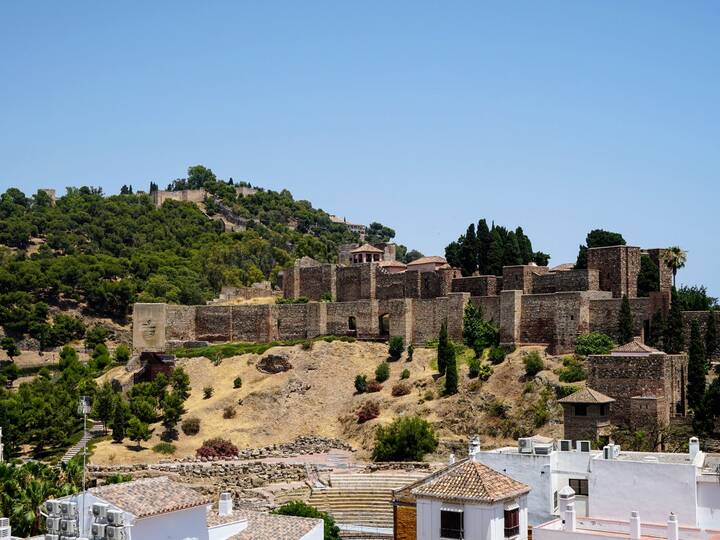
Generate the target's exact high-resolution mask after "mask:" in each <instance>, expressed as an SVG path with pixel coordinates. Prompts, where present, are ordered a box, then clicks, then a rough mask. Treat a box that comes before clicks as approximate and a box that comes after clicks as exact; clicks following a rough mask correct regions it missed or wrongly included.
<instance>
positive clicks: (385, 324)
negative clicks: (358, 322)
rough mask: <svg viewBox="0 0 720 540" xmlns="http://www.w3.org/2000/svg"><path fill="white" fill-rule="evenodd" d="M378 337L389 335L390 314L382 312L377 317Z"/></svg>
mask: <svg viewBox="0 0 720 540" xmlns="http://www.w3.org/2000/svg"><path fill="white" fill-rule="evenodd" d="M378 323H379V324H378V326H379V329H380V337H382V338H385V337H390V314H389V313H384V314H382V315H380V317H379V318H378Z"/></svg>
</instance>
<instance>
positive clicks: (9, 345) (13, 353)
mask: <svg viewBox="0 0 720 540" xmlns="http://www.w3.org/2000/svg"><path fill="white" fill-rule="evenodd" d="M0 347H2V349H3V350H4V351H5V354H7V355H8V358H10V361H11V362H12V361H13V359H14V358H15V357H17V356H20V349H18V347H17V345H16V344H15V340H14V339H13V338H11V337H4V338H2V340H0Z"/></svg>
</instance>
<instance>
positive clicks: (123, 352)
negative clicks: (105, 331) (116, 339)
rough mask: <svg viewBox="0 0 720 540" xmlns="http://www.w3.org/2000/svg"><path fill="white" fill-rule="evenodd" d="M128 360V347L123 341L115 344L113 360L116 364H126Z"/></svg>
mask: <svg viewBox="0 0 720 540" xmlns="http://www.w3.org/2000/svg"><path fill="white" fill-rule="evenodd" d="M129 360H130V348H129V347H128V346H127V345H125V344H124V343H121V344H120V345H118V346H117V349H115V361H116V362H117V363H118V364H127V363H128V361H129Z"/></svg>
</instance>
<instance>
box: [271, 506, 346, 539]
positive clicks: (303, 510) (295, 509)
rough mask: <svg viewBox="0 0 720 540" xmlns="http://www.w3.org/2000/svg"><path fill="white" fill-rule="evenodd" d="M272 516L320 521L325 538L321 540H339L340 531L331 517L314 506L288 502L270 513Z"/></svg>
mask: <svg viewBox="0 0 720 540" xmlns="http://www.w3.org/2000/svg"><path fill="white" fill-rule="evenodd" d="M272 513H273V514H280V515H283V516H299V517H308V518H316V519H322V520H323V521H324V522H325V527H324V529H325V536H324V537H323V540H340V529H339V528H338V526H337V525H335V520H334V519H333V517H332V516H331V515H330V514H328V513H326V512H320V511H319V510H318V509H317V508H315V507H314V506H310V505H309V504H307V503H304V502H302V501H290V502H288V503H285V504H283V505H282V506H280V507H279V508H276V509H275V510H273V511H272Z"/></svg>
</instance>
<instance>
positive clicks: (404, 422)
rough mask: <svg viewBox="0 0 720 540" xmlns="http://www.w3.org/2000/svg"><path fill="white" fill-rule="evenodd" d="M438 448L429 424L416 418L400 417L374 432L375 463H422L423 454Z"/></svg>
mask: <svg viewBox="0 0 720 540" xmlns="http://www.w3.org/2000/svg"><path fill="white" fill-rule="evenodd" d="M437 446H438V438H437V435H435V430H434V429H433V427H432V426H431V425H430V423H429V422H427V421H426V420H423V419H422V418H419V417H416V416H401V417H400V418H396V419H395V420H393V422H392V423H391V424H390V425H388V426H387V427H383V426H380V427H378V429H377V431H376V432H375V447H374V449H373V453H372V458H373V460H375V461H422V459H423V458H424V457H425V454H428V453H431V452H434V451H435V450H436V449H437Z"/></svg>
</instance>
